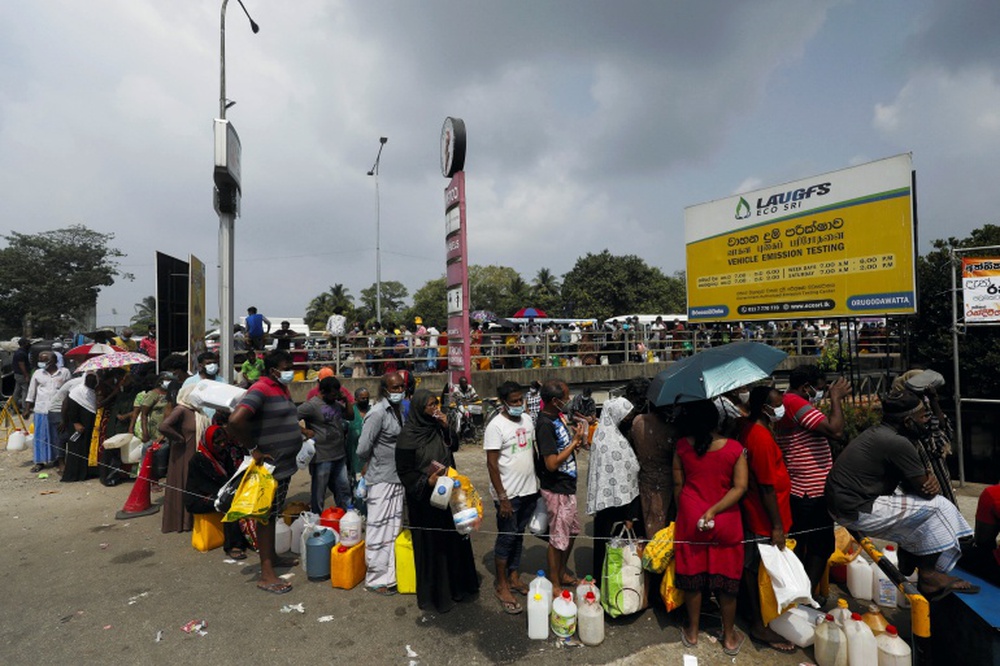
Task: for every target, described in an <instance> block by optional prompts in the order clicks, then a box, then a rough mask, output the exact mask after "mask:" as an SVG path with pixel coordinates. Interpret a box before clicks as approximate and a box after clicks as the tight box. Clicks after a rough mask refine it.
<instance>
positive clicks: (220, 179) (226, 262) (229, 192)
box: [215, 0, 260, 382]
mask: <svg viewBox="0 0 1000 666" xmlns="http://www.w3.org/2000/svg"><path fill="white" fill-rule="evenodd" d="M236 1H237V2H239V3H240V7H241V8H242V9H243V13H244V14H246V17H247V19H248V20H249V21H250V29H251V30H252V31H253V32H254V33H255V34H256V33H257V32H260V26H259V25H257V23H256V22H255V21H254V20H253V18H251V17H250V12H248V11H247V8H246V6H245V5H244V4H243V0H236ZM228 5H229V0H222V10H221V17H220V20H219V117H218V118H217V119H216V121H215V210H216V211H217V212H218V214H219V321H220V328H221V329H222V330H220V331H219V333H220V335H219V360H220V365H221V368H220V370H221V372H222V376H223V377H225V379H226V381H227V382H228V381H231V380H232V378H233V282H234V271H233V254H234V247H235V244H234V240H235V238H234V237H235V222H236V216H237V215H239V209H240V192H241V188H240V157H241V147H240V139H239V136H238V135H237V134H236V130H235V129H234V128H233V126H232V125H231V124H230V123H229V121H227V120H226V109H228V108H229V107H230V106H232V105H233V104H235V103H236V102H231V101H229V100H227V99H226V7H227V6H228Z"/></svg>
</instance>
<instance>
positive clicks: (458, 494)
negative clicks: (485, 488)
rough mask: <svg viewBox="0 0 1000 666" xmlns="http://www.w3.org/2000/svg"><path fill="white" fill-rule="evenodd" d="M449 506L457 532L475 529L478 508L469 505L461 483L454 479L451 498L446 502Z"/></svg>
mask: <svg viewBox="0 0 1000 666" xmlns="http://www.w3.org/2000/svg"><path fill="white" fill-rule="evenodd" d="M448 504H449V506H450V507H451V515H452V518H453V519H454V521H455V529H456V530H458V533H459V534H469V533H470V532H472V530H474V529H476V527H477V526H478V524H479V510H478V509H476V508H475V507H474V506H470V505H469V501H468V498H467V497H466V495H465V491H464V490H462V484H461V483H460V482H459V481H458V479H455V482H454V484H453V485H452V489H451V498H450V500H449V502H448Z"/></svg>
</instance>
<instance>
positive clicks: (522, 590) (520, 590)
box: [510, 583, 528, 596]
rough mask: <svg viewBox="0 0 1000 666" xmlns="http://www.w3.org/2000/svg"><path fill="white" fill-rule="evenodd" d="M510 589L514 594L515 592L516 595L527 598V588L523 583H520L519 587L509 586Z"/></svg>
mask: <svg viewBox="0 0 1000 666" xmlns="http://www.w3.org/2000/svg"><path fill="white" fill-rule="evenodd" d="M510 589H511V590H513V591H514V592H517V593H518V594H521V595H524V596H528V586H527V585H526V584H524V583H521V584H520V585H519V586H516V585H511V586H510Z"/></svg>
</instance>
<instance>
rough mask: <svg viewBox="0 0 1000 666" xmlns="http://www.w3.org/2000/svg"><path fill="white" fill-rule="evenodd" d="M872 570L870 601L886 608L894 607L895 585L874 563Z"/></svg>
mask: <svg viewBox="0 0 1000 666" xmlns="http://www.w3.org/2000/svg"><path fill="white" fill-rule="evenodd" d="M871 569H872V601H874V602H875V603H877V604H878V605H879V606H885V607H886V608H895V607H896V584H895V583H893V582H892V579H891V578H889V576H888V575H886V573H885V572H884V571H882V569H881V568H880V567H879V565H878V564H877V563H875V562H872V563H871Z"/></svg>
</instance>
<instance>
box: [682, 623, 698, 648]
mask: <svg viewBox="0 0 1000 666" xmlns="http://www.w3.org/2000/svg"><path fill="white" fill-rule="evenodd" d="M681 644H682V645H683V646H684V647H686V648H688V649H690V648H693V647H697V646H698V643H697V642H692V641H689V640H688V637H687V634H686V633H684V628H683V627H681Z"/></svg>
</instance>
